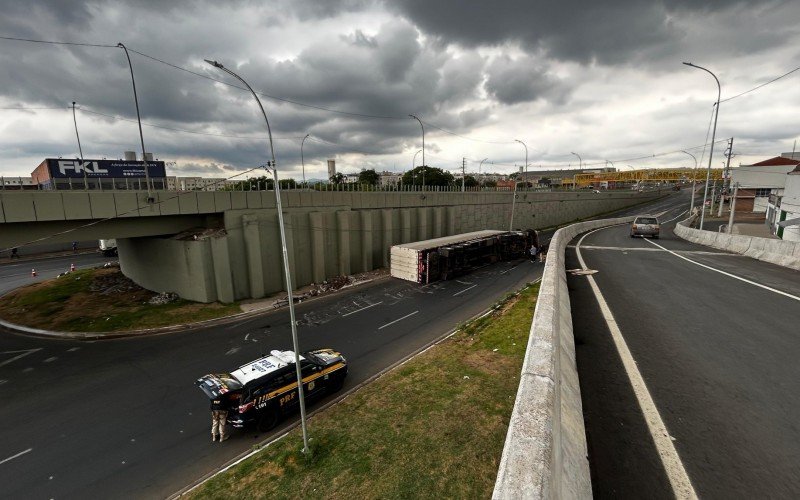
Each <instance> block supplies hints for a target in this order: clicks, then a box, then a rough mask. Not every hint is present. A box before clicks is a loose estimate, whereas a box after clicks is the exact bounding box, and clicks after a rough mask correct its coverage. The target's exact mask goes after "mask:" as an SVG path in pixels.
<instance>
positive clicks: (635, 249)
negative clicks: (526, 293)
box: [567, 245, 744, 257]
mask: <svg viewBox="0 0 800 500" xmlns="http://www.w3.org/2000/svg"><path fill="white" fill-rule="evenodd" d="M567 248H575V245H568V246H567ZM581 250H619V251H621V252H628V251H630V252H656V253H661V252H664V250H661V249H659V248H642V247H605V246H596V245H582V246H581ZM677 252H678V253H681V254H685V255H692V254H694V255H723V256H725V257H744V256H743V255H741V254H738V253H725V252H707V251H705V250H678V251H677Z"/></svg>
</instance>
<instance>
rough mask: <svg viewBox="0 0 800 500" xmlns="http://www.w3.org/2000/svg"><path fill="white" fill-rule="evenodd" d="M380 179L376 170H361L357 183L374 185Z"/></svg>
mask: <svg viewBox="0 0 800 500" xmlns="http://www.w3.org/2000/svg"><path fill="white" fill-rule="evenodd" d="M380 180H381V176H380V175H379V174H378V172H376V171H375V170H374V169H371V168H370V169H368V170H362V171H361V173H359V174H358V183H359V184H369V185H370V186H376V185H378V183H379V182H380Z"/></svg>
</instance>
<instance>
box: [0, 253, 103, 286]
mask: <svg viewBox="0 0 800 500" xmlns="http://www.w3.org/2000/svg"><path fill="white" fill-rule="evenodd" d="M111 260H116V257H104V256H103V255H102V254H101V253H99V252H98V253H82V254H77V255H67V256H59V257H44V258H41V259H29V260H24V261H18V260H16V259H14V260H10V259H7V258H4V259H3V262H2V263H0V295H2V294H4V293H6V292H8V291H9V290H13V289H15V288H19V287H21V286H24V285H29V284H31V283H37V282H39V281H44V280H46V279H50V278H55V277H56V276H58V275H59V274H60V273H63V272H65V271H69V266H70V264H75V267H76V268H79V269H80V268H86V267H93V266H96V265H98V264H103V263H105V262H108V261H111ZM31 269H36V274H37V276H36V277H35V278H33V277H31Z"/></svg>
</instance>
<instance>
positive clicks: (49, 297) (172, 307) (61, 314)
mask: <svg viewBox="0 0 800 500" xmlns="http://www.w3.org/2000/svg"><path fill="white" fill-rule="evenodd" d="M114 272H118V271H117V270H114V269H85V270H79V271H75V272H73V273H70V274H68V275H66V276H63V277H61V278H57V279H53V280H48V281H45V282H42V283H37V284H35V285H29V286H26V287H23V288H21V289H19V290H16V291H14V292H12V293H10V294H8V295H5V296H4V297H2V298H0V317H2V318H3V319H5V320H7V321H10V322H12V323H17V324H20V325H25V326H30V327H34V328H43V329H48V330H58V331H79V332H103V331H119V330H135V329H139V328H153V327H158V326H167V325H175V324H181V323H188V322H195V321H202V320H205V319H212V318H218V317H221V316H227V315H230V314H235V313H237V312H240V308H239V306H238V305H237V304H199V303H196V302H190V301H187V300H178V301H175V302H172V303H170V304H163V305H150V304H147V303H146V302H147V300H148V299H149V298H150V297H151V296H152V295H153V293H152V292H149V291H147V290H136V291H128V292H123V293H110V294H101V293H98V292H92V291H90V290H89V287H90V285H91V283H92V281H93V279H94V278H96V277H98V276H104V275H108V274H109V273H114Z"/></svg>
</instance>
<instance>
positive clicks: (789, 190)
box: [767, 165, 800, 241]
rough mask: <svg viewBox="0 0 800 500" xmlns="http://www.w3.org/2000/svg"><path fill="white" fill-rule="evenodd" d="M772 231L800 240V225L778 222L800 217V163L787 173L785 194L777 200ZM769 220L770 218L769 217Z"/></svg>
mask: <svg viewBox="0 0 800 500" xmlns="http://www.w3.org/2000/svg"><path fill="white" fill-rule="evenodd" d="M775 202H776V205H777V206H776V207H775V209H774V210H775V211H774V216H773V218H772V220H771V221H770V222H771V226H772V231H773V232H774V233H775V234H776V235H778V237H779V238H783V239H784V240H787V241H800V225H791V226H787V227H781V226H779V225H778V222H782V221H787V220H792V219H797V218H800V165H798V166H797V167H795V169H794V170H792V171H791V172H789V173H788V174H787V175H786V185H785V187H784V188H783V196H781V198H780V199H779V200H775ZM767 220H768V221H769V219H767Z"/></svg>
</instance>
